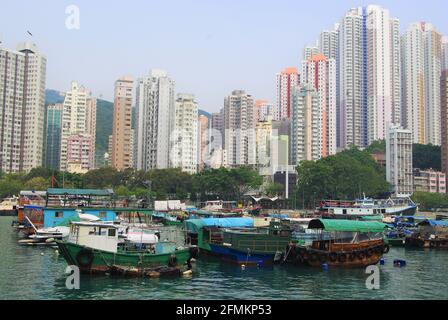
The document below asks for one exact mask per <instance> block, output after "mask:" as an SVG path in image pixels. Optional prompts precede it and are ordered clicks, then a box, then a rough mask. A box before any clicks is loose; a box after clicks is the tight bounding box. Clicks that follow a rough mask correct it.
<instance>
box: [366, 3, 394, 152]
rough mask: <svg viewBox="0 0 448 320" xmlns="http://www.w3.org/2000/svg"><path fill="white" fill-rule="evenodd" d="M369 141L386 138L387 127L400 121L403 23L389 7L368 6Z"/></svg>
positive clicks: (369, 142)
mask: <svg viewBox="0 0 448 320" xmlns="http://www.w3.org/2000/svg"><path fill="white" fill-rule="evenodd" d="M365 15H366V25H367V35H366V36H367V45H366V48H367V99H368V105H367V110H368V115H367V122H368V129H367V131H368V144H371V143H372V142H373V141H375V140H380V139H384V138H385V135H386V127H387V125H388V124H390V123H396V124H399V123H400V121H401V119H400V118H401V117H400V115H401V110H400V108H401V96H400V95H401V72H400V46H399V44H400V37H399V29H400V23H399V21H398V19H394V18H392V17H391V16H390V13H389V10H387V9H383V8H381V7H379V6H373V5H370V6H367V8H366V10H365Z"/></svg>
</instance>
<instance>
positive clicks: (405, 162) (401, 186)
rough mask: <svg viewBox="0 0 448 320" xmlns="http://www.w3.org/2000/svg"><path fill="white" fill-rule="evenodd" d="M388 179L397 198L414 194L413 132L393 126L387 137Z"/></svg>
mask: <svg viewBox="0 0 448 320" xmlns="http://www.w3.org/2000/svg"><path fill="white" fill-rule="evenodd" d="M386 178H387V181H388V182H389V183H390V184H391V185H392V192H393V193H394V195H395V196H397V197H408V196H411V195H412V193H413V192H414V186H413V181H414V180H413V168H412V132H411V131H410V130H407V129H403V127H401V126H396V125H391V126H390V127H389V128H388V132H387V135H386Z"/></svg>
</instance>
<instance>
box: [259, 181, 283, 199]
mask: <svg viewBox="0 0 448 320" xmlns="http://www.w3.org/2000/svg"><path fill="white" fill-rule="evenodd" d="M284 189H285V188H284V187H283V185H282V184H280V183H271V184H268V185H267V186H266V187H265V189H264V192H265V194H266V195H267V196H269V197H274V196H277V195H279V194H280V193H282V192H283V191H284Z"/></svg>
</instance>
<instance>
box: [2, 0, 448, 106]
mask: <svg viewBox="0 0 448 320" xmlns="http://www.w3.org/2000/svg"><path fill="white" fill-rule="evenodd" d="M71 4H74V5H77V6H78V7H79V9H80V22H81V24H80V30H68V29H67V28H66V27H65V20H66V18H67V14H66V13H65V9H66V7H67V6H68V5H71ZM367 4H378V5H382V6H383V7H386V8H388V9H390V11H391V14H392V15H394V16H396V17H398V18H400V21H401V28H402V30H403V29H405V27H407V25H409V23H411V22H416V21H427V22H432V23H433V24H434V25H435V26H436V28H437V29H438V30H439V31H440V32H441V33H443V34H445V35H448V18H447V12H448V10H447V9H448V4H447V2H446V0H425V1H421V0H395V1H382V0H381V1H376V2H372V1H360V0H358V1H354V0H312V1H309V0H308V1H301V0H275V1H274V0H271V1H264V0H238V1H236V0H163V1H162V0H159V1H143V0H127V1H114V0H107V1H106V0H90V1H84V0H82V1H81V0H71V1H65V0H57V1H56V0H28V1H25V0H1V5H0V39H1V40H2V41H3V44H2V45H3V46H5V47H9V48H15V47H16V45H17V43H18V42H22V41H24V40H32V41H33V42H35V43H36V44H37V45H38V47H39V48H40V50H41V52H43V53H44V54H45V55H46V57H47V59H48V65H47V88H51V89H57V90H61V91H65V90H67V89H68V88H69V86H70V81H71V80H77V81H78V82H79V83H80V84H83V85H85V86H86V87H88V88H89V89H91V90H92V92H93V94H94V95H96V96H99V95H103V97H104V98H105V99H109V100H112V97H113V87H114V82H115V80H116V79H117V78H118V77H120V76H122V75H128V74H129V75H132V76H134V77H135V78H138V77H141V76H144V75H146V74H147V73H148V72H149V70H150V69H152V68H157V69H165V70H166V71H167V72H168V73H169V75H170V76H171V77H172V78H173V79H174V80H175V81H176V92H187V93H194V94H195V95H196V98H197V101H198V102H199V104H200V108H202V109H205V110H208V111H212V112H213V111H217V110H218V109H219V108H220V107H221V106H222V104H223V99H224V96H226V95H228V94H229V93H230V92H231V91H232V90H234V89H245V90H246V91H247V92H249V93H250V94H252V95H253V96H254V97H255V98H256V99H268V100H271V101H272V102H274V99H275V74H276V73H277V72H278V71H279V70H281V69H282V68H284V67H288V66H298V65H299V59H300V58H301V52H302V48H303V47H304V46H305V45H307V44H313V43H314V42H315V41H316V39H317V37H318V35H319V33H320V32H321V31H322V30H323V29H328V28H330V27H332V26H333V24H334V23H336V22H339V20H340V19H341V17H342V16H343V15H344V13H345V12H346V11H347V10H348V9H350V8H351V7H356V6H360V5H367ZM27 30H30V31H31V33H32V34H33V37H30V36H28V35H27Z"/></svg>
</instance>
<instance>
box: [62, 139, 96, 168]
mask: <svg viewBox="0 0 448 320" xmlns="http://www.w3.org/2000/svg"><path fill="white" fill-rule="evenodd" d="M94 145H95V141H93V137H92V135H90V134H85V133H79V134H73V135H70V136H69V137H68V139H67V164H66V170H67V171H68V172H71V173H86V172H87V171H89V170H91V169H92V168H93V160H94V156H95V154H94Z"/></svg>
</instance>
